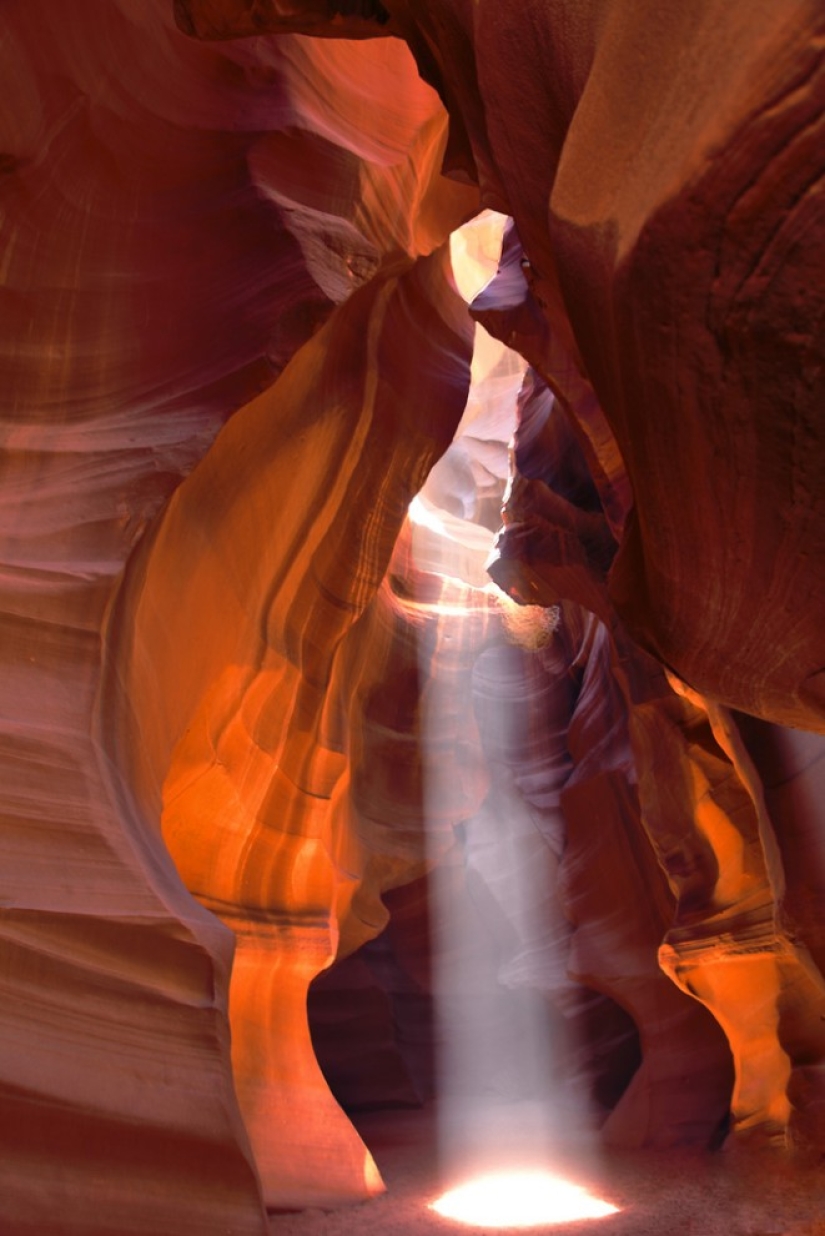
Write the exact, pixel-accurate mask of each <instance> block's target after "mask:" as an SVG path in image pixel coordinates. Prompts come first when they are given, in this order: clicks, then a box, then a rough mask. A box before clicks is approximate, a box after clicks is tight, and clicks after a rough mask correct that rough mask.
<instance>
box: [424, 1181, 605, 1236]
mask: <svg viewBox="0 0 825 1236" xmlns="http://www.w3.org/2000/svg"><path fill="white" fill-rule="evenodd" d="M431 1209H432V1210H435V1211H436V1212H437V1213H438V1214H440V1215H443V1216H444V1218H445V1219H456V1220H458V1222H459V1223H467V1224H470V1225H472V1226H474V1227H481V1228H498V1227H538V1226H540V1225H541V1226H544V1225H548V1226H549V1225H551V1224H554V1223H574V1222H576V1221H577V1220H580V1219H602V1218H605V1217H606V1216H607V1215H612V1214H616V1213H617V1207H616V1206H612V1205H611V1204H610V1203H609V1202H603V1201H601V1200H600V1199H599V1198H596V1197H593V1196H592V1195H591V1194H589V1193H588V1192H587V1190H586V1189H582V1188H580V1187H579V1186H578V1185H574V1184H571V1183H570V1182H569V1181H567V1180H562V1179H561V1178H560V1177H559V1176H554V1175H552V1174H551V1173H550V1172H544V1171H510V1172H501V1173H491V1174H490V1175H488V1176H482V1177H480V1178H479V1179H477V1180H471V1181H469V1182H468V1183H467V1184H463V1185H459V1186H458V1187H457V1188H455V1189H450V1191H449V1192H448V1193H445V1194H444V1196H443V1197H440V1198H439V1199H438V1201H437V1202H433V1204H432V1206H431Z"/></svg>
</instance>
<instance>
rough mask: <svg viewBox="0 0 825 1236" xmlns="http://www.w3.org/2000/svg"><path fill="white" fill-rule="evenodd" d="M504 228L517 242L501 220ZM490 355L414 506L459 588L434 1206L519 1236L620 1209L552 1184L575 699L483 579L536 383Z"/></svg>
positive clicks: (539, 643)
mask: <svg viewBox="0 0 825 1236" xmlns="http://www.w3.org/2000/svg"><path fill="white" fill-rule="evenodd" d="M490 226H492V227H494V228H498V233H497V236H498V243H499V244H500V235H501V230H500V221H497V220H492V221H491V223H490ZM488 239H489V238H488V237H487V234H486V233H485V232H484V231H483V224H482V223H477V224H476V230H475V232H473V233H468V234H467V236H466V237H465V238H464V241H463V242H462V243H456V244H454V246H453V260H454V264H455V266H456V267H458V266H459V265H460V260H461V254H462V251H463V250H467V251H468V253H469V254H470V256H473V257H474V261H475V267H474V269H473V270H472V271H471V272H470V274H471V276H472V278H470V276H468V280H467V284H468V287H469V284H470V283H471V282H473V281H475V282H476V285H477V283H478V280H479V278H480V277H481V276H482V275H483V274H484V267H485V264H486V265H487V267H489V264H490V260H491V252H492V250H494V248H495V243H496V242H495V237H494V239H493V240H489V243H488ZM459 276H460V271H458V270H457V277H458V281H459V282H460V283H461V278H460V277H459ZM484 346H485V348H486V351H485V363H484V365H483V366H476V367H474V372H473V382H472V385H471V391H470V396H469V399H468V410H467V411H466V412H465V416H464V418H463V420H462V423H461V425H460V426H459V430H458V433H457V435H456V439H455V441H454V443H453V445H452V446H451V447H450V449H449V451H448V452H447V453H446V455H445V456H444V458H443V460H442V461H441V462H440V463H439V464H438V465H436V467H435V468H434V469H433V471H432V473H431V475H430V478H429V479H428V482H427V485H426V486H425V488H424V490H423V491H422V494H421V495H420V496H419V497H418V498H417V499H416V500H415V501H414V503H413V505H412V508H411V511H410V521H411V522H410V536H411V545H412V558H413V563H414V568H415V570H416V571H417V572H420V577H421V578H422V579H425V578H429V579H430V580H431V579H432V577H433V576H434V575H437V576H439V577H440V578H441V581H442V587H441V593H440V595H439V596H438V597H437V598H436V600H437V602H439V603H438V604H430V605H429V607H428V605H427V603H426V602H425V601H424V600H422V615H423V612H424V611H425V610H427V611H428V615H429V616H428V619H427V621H424V620H423V617H422V620H421V623H420V627H419V634H418V640H419V665H420V678H421V683H422V697H421V707H420V713H419V724H420V738H421V758H422V764H423V774H424V795H425V803H424V806H425V815H426V818H427V834H428V845H429V858H430V866H431V874H430V890H431V931H432V941H433V987H434V992H435V999H436V1018H437V1026H438V1035H439V1043H438V1052H439V1065H438V1075H439V1081H438V1123H439V1153H440V1157H441V1169H442V1174H443V1178H444V1179H445V1180H452V1181H456V1180H460V1181H464V1182H465V1183H464V1184H462V1185H461V1186H460V1187H458V1188H455V1189H452V1190H451V1191H450V1192H449V1193H447V1194H445V1196H444V1197H443V1198H441V1199H440V1200H439V1201H437V1202H435V1203H434V1204H433V1207H432V1208H433V1209H434V1210H435V1211H437V1212H438V1213H439V1214H441V1215H443V1216H446V1217H449V1218H453V1219H456V1220H461V1221H463V1222H465V1223H471V1224H474V1225H475V1226H477V1227H503V1226H507V1227H515V1226H530V1225H534V1224H550V1223H557V1222H564V1221H570V1220H571V1219H583V1218H597V1217H599V1216H603V1215H608V1214H612V1213H615V1210H616V1208H615V1207H613V1206H611V1205H610V1204H609V1203H608V1202H604V1201H601V1200H600V1199H598V1198H596V1197H593V1196H591V1195H590V1194H589V1193H588V1192H587V1191H586V1190H584V1189H583V1188H581V1187H579V1186H578V1185H576V1184H574V1183H571V1182H569V1181H566V1180H563V1179H562V1178H561V1177H560V1175H559V1174H558V1173H557V1172H551V1171H549V1170H544V1165H549V1164H553V1163H554V1159H557V1158H558V1154H559V1150H560V1148H561V1147H562V1146H563V1147H564V1148H565V1150H566V1151H569V1150H570V1149H571V1147H575V1146H578V1147H579V1148H580V1149H581V1153H582V1154H585V1153H586V1152H587V1150H588V1148H589V1146H590V1140H589V1138H590V1132H591V1128H590V1123H589V1122H590V1110H589V1106H588V1104H589V1098H587V1097H584V1091H585V1089H586V1087H585V1085H584V1084H583V1081H582V1077H581V1076H580V1075H579V1073H578V1070H577V1069H576V1068H575V1067H573V1066H571V1063H570V1062H571V1060H573V1059H574V1058H575V1051H574V1050H571V1043H570V1041H569V1034H570V1032H569V1028H568V1022H569V1017H568V1016H567V1012H566V1011H567V1010H568V1009H569V1008H570V1007H571V991H572V984H571V980H570V979H569V977H568V974H567V960H568V954H569V950H570V937H571V927H570V924H569V923H568V922H567V920H566V918H565V916H564V912H563V909H562V906H561V897H560V895H559V891H558V886H559V869H560V864H561V859H562V853H563V849H564V838H565V828H564V822H563V817H562V813H561V808H560V801H559V800H560V794H561V790H562V788H563V785H564V783H565V781H566V780H567V777H568V776H569V773H570V763H569V754H568V752H567V746H566V732H567V725H568V723H569V713H570V707H571V705H570V703H569V700H570V697H569V686H568V675H567V672H566V671H567V668H568V667H567V664H566V662H564V661H563V659H562V655H561V653H560V652H559V650H558V649H559V645H558V641H554V639H553V631H554V628H555V625H556V623H557V621H558V613H557V612H556V613H553V612H552V611H541V613H540V614H532V615H525V616H524V618H525V620H526V621H527V628H529V629H528V634H529V635H530V638H529V639H525V638H524V630H522V628H524V627H525V622H524V621H521V622H515V623H514V622H513V621H512V615H510V614H509V613H508V604H507V602H506V600H505V599H503V598H502V600H501V601H499V600H497V599H496V598H497V596H499V595H500V594H497V592H496V590H495V589H493V590H492V594H491V587H490V582H489V578H488V577H487V576H486V572H485V569H484V567H485V561H486V558H487V555H488V553H489V550H490V548H491V545H492V540H493V536H494V530H495V528H497V526H498V523H499V521H500V503H501V497H502V493H503V490H504V485H505V482H506V479H507V471H508V462H507V448H508V440H509V439H510V437H511V436H512V432H513V429H514V420H515V408H516V401H517V395H518V390H519V386H520V384H521V379H522V375H523V365H521V362H514V361H513V359H512V354H509V355H508V350H507V349H506V348H503V345H500V344H495V345H494V346H493V341H489V337H488V342H487V343H485V345H484ZM496 349H498V352H496ZM430 592H432V588H431V586H430ZM413 596H414V592H413ZM451 602H452V604H451ZM510 608H512V606H510ZM539 620H540V621H539ZM539 628H540V631H539ZM537 631H539V634H540V638H537V636H536V632H537ZM531 718H532V720H531ZM573 1047H574V1045H573ZM579 1161H581V1158H580V1160H579ZM536 1165H542V1166H541V1167H540V1168H539V1167H537V1166H536Z"/></svg>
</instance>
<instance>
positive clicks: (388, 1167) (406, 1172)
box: [270, 1112, 825, 1236]
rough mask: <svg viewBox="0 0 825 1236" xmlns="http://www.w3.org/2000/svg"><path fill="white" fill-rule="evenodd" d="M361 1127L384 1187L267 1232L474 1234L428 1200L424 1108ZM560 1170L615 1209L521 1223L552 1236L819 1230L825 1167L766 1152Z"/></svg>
mask: <svg viewBox="0 0 825 1236" xmlns="http://www.w3.org/2000/svg"><path fill="white" fill-rule="evenodd" d="M357 1123H358V1126H359V1129H360V1131H361V1133H362V1136H363V1137H364V1139H365V1141H366V1142H367V1144H368V1145H369V1147H370V1149H371V1150H372V1152H373V1155H374V1157H375V1159H376V1161H377V1163H378V1166H379V1168H380V1169H381V1172H382V1175H383V1177H384V1181H385V1183H386V1185H387V1192H386V1193H385V1194H383V1195H382V1196H380V1197H378V1198H376V1199H375V1200H373V1201H370V1202H366V1203H364V1204H362V1205H359V1206H354V1207H349V1208H346V1209H343V1210H337V1211H324V1210H319V1209H314V1210H307V1211H301V1212H298V1213H291V1214H278V1215H273V1216H272V1217H271V1219H270V1232H271V1236H344V1234H345V1233H346V1234H347V1236H349V1234H350V1233H356V1234H357V1236H372V1234H373V1233H374V1234H375V1236H413V1234H415V1236H419V1234H420V1236H428V1234H431V1236H446V1234H447V1233H448V1232H452V1233H453V1234H454V1236H459V1234H460V1233H461V1232H462V1231H466V1232H469V1231H479V1230H481V1229H479V1228H475V1227H474V1228H470V1227H465V1226H463V1225H461V1224H458V1223H456V1222H454V1221H451V1220H448V1219H444V1218H442V1217H441V1216H439V1215H438V1214H436V1213H434V1212H433V1211H432V1210H430V1209H429V1208H428V1207H429V1203H431V1202H432V1201H434V1200H435V1199H436V1198H437V1197H438V1196H439V1194H440V1193H441V1191H442V1188H443V1186H442V1182H441V1180H440V1176H439V1168H438V1160H437V1153H436V1148H435V1137H434V1122H433V1120H432V1117H431V1115H430V1114H429V1113H427V1112H413V1113H398V1112H393V1113H389V1114H387V1113H375V1114H370V1115H369V1116H364V1117H361V1118H360V1119H359V1120H358V1121H357ZM552 1166H553V1168H554V1170H557V1171H559V1172H563V1170H564V1167H565V1166H566V1167H567V1168H568V1170H569V1171H570V1174H571V1175H572V1176H573V1177H574V1178H576V1179H577V1182H578V1183H580V1184H583V1185H585V1186H588V1187H589V1188H590V1189H591V1190H592V1191H593V1192H594V1193H596V1194H597V1195H598V1196H600V1197H602V1198H605V1199H606V1200H608V1201H609V1202H611V1203H612V1204H613V1205H615V1206H617V1207H618V1208H619V1212H618V1213H617V1214H615V1215H610V1216H609V1217H607V1218H602V1219H598V1220H590V1221H583V1222H577V1223H561V1224H552V1225H547V1226H542V1227H533V1228H529V1229H526V1230H528V1231H529V1232H532V1233H534V1234H535V1233H548V1236H550V1234H555V1236H825V1163H821V1162H820V1163H810V1164H805V1165H803V1166H801V1167H800V1165H799V1164H798V1163H797V1164H795V1165H794V1166H793V1167H791V1166H790V1165H788V1164H787V1163H783V1162H781V1161H777V1159H775V1158H773V1157H770V1158H765V1157H761V1156H751V1155H742V1154H732V1153H730V1152H726V1151H720V1152H717V1153H715V1154H698V1153H693V1152H685V1151H660V1152H650V1151H646V1152H644V1153H642V1152H616V1151H611V1152H609V1153H607V1154H604V1155H603V1156H602V1157H601V1160H600V1161H599V1162H598V1163H593V1162H592V1161H591V1163H590V1165H589V1167H586V1168H584V1169H582V1168H581V1167H579V1168H578V1170H577V1169H576V1165H575V1163H574V1162H573V1161H572V1159H569V1160H568V1162H567V1164H563V1163H557V1164H554V1165H552Z"/></svg>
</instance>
